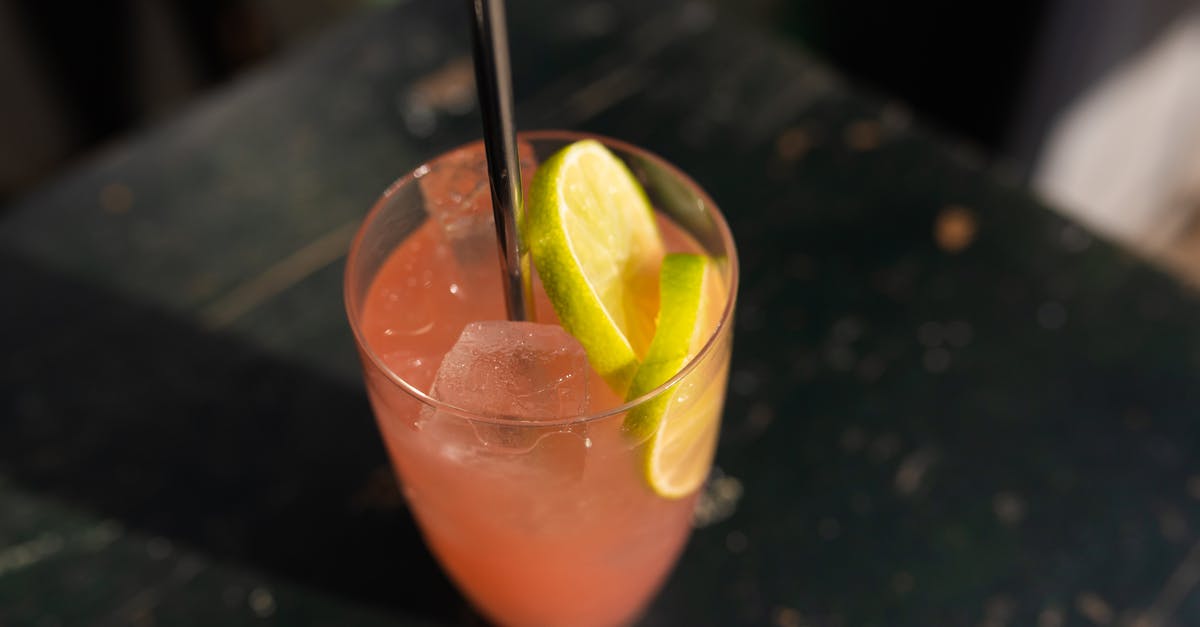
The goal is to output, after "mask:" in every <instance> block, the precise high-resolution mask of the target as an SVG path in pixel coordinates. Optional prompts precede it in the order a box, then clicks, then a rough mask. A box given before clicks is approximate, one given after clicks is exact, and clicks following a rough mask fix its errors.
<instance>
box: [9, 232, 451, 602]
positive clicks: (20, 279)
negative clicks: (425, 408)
mask: <svg viewBox="0 0 1200 627" xmlns="http://www.w3.org/2000/svg"><path fill="white" fill-rule="evenodd" d="M0 293H3V294H8V295H9V297H10V298H11V299H12V300H9V301H8V302H7V304H6V305H5V306H3V307H0V328H3V329H4V333H3V334H0V355H3V360H2V361H0V382H2V383H0V472H3V473H4V474H7V475H9V476H11V477H12V478H13V479H15V480H16V481H18V482H19V483H21V484H23V485H25V486H27V487H29V488H31V489H33V490H37V491H40V492H44V493H51V494H53V495H54V496H56V497H59V498H63V499H65V500H67V501H69V502H72V503H75V504H79V505H82V506H84V507H87V508H90V509H93V510H95V511H98V512H100V513H102V514H103V515H105V516H111V517H115V518H118V519H120V520H121V521H122V522H123V523H124V524H125V525H126V526H129V527H132V528H136V529H138V530H141V531H144V532H146V533H148V534H161V535H164V536H167V537H170V538H172V539H174V540H176V541H179V542H182V543H185V544H187V545H190V546H192V547H195V548H197V549H199V550H200V551H202V552H204V553H207V554H211V555H215V556H220V557H223V558H228V559H233V560H236V561H240V562H245V563H249V564H251V565H253V566H254V567H256V568H260V569H264V570H267V571H270V572H273V573H276V574H279V575H282V576H284V577H286V578H289V579H293V580H296V581H299V582H301V583H303V584H306V585H309V586H313V587H316V588H319V589H323V590H326V591H331V592H334V593H337V594H340V595H344V596H348V597H354V598H356V599H358V600H361V601H366V602H369V603H372V604H376V605H385V606H389V607H393V608H397V609H403V610H404V611H405V612H413V613H417V614H421V615H426V616H430V617H437V618H443V619H450V618H458V617H461V616H463V612H464V610H463V603H462V601H461V600H460V598H459V597H458V595H457V594H456V593H455V592H454V590H453V588H451V586H450V584H449V583H448V582H447V580H446V579H445V578H444V577H442V576H441V575H440V574H438V573H440V571H439V570H438V569H437V567H436V565H435V564H434V562H433V560H432V558H431V557H430V555H429V554H428V553H427V552H426V550H425V548H424V545H423V544H422V541H421V539H420V536H419V534H418V532H417V529H416V528H415V526H414V524H413V522H412V521H411V519H410V518H409V515H408V513H407V512H406V511H405V510H404V508H403V506H402V504H401V502H400V499H399V495H398V494H397V493H396V490H395V486H394V484H392V482H391V480H390V478H389V477H390V474H389V473H387V472H386V471H385V470H381V469H383V468H385V466H386V463H387V462H386V457H385V453H384V451H383V448H382V446H381V444H380V442H379V440H378V438H377V436H376V433H375V427H374V424H373V422H372V421H371V413H370V409H369V407H368V405H367V403H366V398H365V395H364V394H363V392H362V391H361V390H360V389H358V388H350V387H347V386H345V385H342V384H338V383H335V382H332V381H329V380H327V379H324V378H322V377H320V376H318V375H316V374H314V373H312V372H309V371H306V370H303V369H301V368H298V367H295V366H292V365H289V364H286V363H282V362H281V361H279V360H277V359H273V358H271V357H268V356H266V355H264V354H262V353H261V352H259V351H256V350H255V349H253V348H250V347H247V346H246V345H244V344H241V343H238V342H236V341H234V340H232V339H230V338H228V337H222V336H219V335H214V334H211V333H206V332H203V331H200V330H198V329H197V328H195V327H193V326H190V325H188V324H186V323H184V322H182V321H180V320H177V319H174V318H172V317H170V316H168V315H166V314H164V313H163V312H161V311H155V310H153V309H150V308H147V307H145V306H139V305H135V304H131V303H130V302H128V301H127V300H124V299H122V298H119V297H116V296H114V295H113V294H111V293H106V292H104V291H101V290H97V289H96V288H94V287H90V286H87V285H84V284H82V283H79V282H77V281H73V280H68V279H65V278H63V277H61V276H55V275H52V274H49V273H47V272H46V271H44V270H42V269H39V268H37V267H34V266H32V265H30V264H29V263H28V262H27V261H24V260H20V259H17V258H14V257H12V256H11V255H7V254H4V253H0ZM14 295H15V297H14ZM414 572H415V573H420V576H419V577H415V576H413V574H412V573H414Z"/></svg>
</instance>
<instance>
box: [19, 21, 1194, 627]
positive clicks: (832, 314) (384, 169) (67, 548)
mask: <svg viewBox="0 0 1200 627" xmlns="http://www.w3.org/2000/svg"><path fill="white" fill-rule="evenodd" d="M511 4H512V7H511V10H512V11H513V15H512V18H511V24H510V28H511V31H512V32H513V33H514V41H515V42H516V46H515V49H514V66H515V69H516V72H517V80H516V88H517V92H518V93H517V100H518V105H519V111H520V118H521V119H520V123H521V126H522V127H523V128H537V127H543V128H544V127H560V128H561V127H565V128H574V129H581V130H589V131H595V132H600V133H604V134H609V135H613V136H618V137H621V138H623V139H626V140H628V141H631V142H634V143H636V144H639V145H641V146H645V147H647V148H649V149H651V150H654V151H656V152H659V153H661V154H662V155H664V156H665V157H667V158H668V159H669V160H671V161H673V162H674V163H676V164H678V165H680V166H681V167H682V168H683V169H685V170H687V171H688V172H690V173H692V174H693V175H694V176H695V177H696V178H697V179H698V180H700V181H702V182H704V183H705V185H706V186H707V187H708V188H709V190H710V191H711V192H712V195H713V196H714V198H715V199H716V200H717V202H718V203H719V204H720V205H721V206H722V207H723V208H724V209H725V211H726V213H727V214H728V216H729V219H730V222H731V223H732V226H733V229H734V231H735V233H736V236H737V239H738V242H739V245H740V248H741V255H742V264H743V265H742V267H743V284H742V290H741V295H740V310H739V318H738V329H737V342H736V351H735V356H734V366H733V374H732V380H731V393H730V398H729V402H728V410H727V412H726V415H725V425H724V429H723V433H722V440H721V447H720V451H719V454H718V460H717V462H718V465H719V466H720V468H721V471H722V472H723V473H724V476H723V478H722V479H721V480H720V481H719V482H718V486H719V487H720V490H718V492H719V493H720V495H721V496H723V497H724V501H723V504H724V505H725V506H727V509H731V511H726V512H724V513H725V514H728V517H727V518H724V519H720V520H714V521H711V523H710V524H709V525H707V526H705V527H703V528H701V529H698V530H697V531H696V533H695V534H694V536H693V540H692V542H691V544H690V545H689V547H688V550H687V552H686V554H685V555H684V557H683V559H682V561H681V562H680V564H679V567H678V569H677V570H676V573H675V575H674V577H673V579H672V580H671V581H670V583H669V584H668V586H667V587H666V589H665V590H664V592H663V594H662V595H661V596H660V597H659V599H658V600H657V602H656V603H655V605H654V606H653V607H652V609H651V610H650V613H649V615H648V616H647V617H646V620H645V623H646V624H647V625H742V624H744V625H777V626H779V627H796V626H800V625H806V626H812V627H816V626H835V625H843V626H857V625H879V626H883V625H889V626H891V625H901V626H906V625H912V626H918V625H920V626H925V625H989V626H995V625H1039V626H1041V627H1052V626H1055V625H1059V626H1061V625H1092V624H1099V625H1135V624H1136V625H1146V626H1149V625H1195V624H1200V595H1198V594H1196V593H1195V587H1196V584H1197V581H1198V580H1200V461H1198V457H1197V455H1198V451H1197V447H1198V446H1200V439H1198V437H1200V423H1198V422H1197V418H1198V417H1200V384H1198V383H1200V302H1198V300H1197V298H1196V295H1195V294H1194V293H1191V292H1189V291H1187V290H1185V289H1183V288H1182V287H1180V286H1179V285H1177V284H1176V283H1175V282H1174V281H1173V280H1171V279H1170V278H1168V277H1165V276H1163V275H1160V274H1158V273H1157V272H1155V271H1154V270H1152V269H1150V268H1149V267H1147V266H1145V265H1144V264H1142V263H1141V262H1139V261H1137V260H1135V259H1133V258H1132V257H1130V256H1129V255H1127V254H1126V253H1124V252H1122V251H1120V250H1118V249H1117V248H1114V247H1113V246H1111V245H1109V244H1107V243H1105V242H1103V241H1099V240H1096V239H1093V238H1092V237H1091V236H1090V235H1089V234H1088V233H1087V232H1086V231H1085V230H1083V229H1081V228H1080V227H1078V226H1075V225H1072V224H1071V223H1069V222H1066V221H1064V220H1063V219H1061V218H1059V217H1057V216H1056V215H1055V214H1054V213H1052V212H1051V211H1048V210H1046V209H1045V208H1043V207H1042V206H1040V205H1039V204H1038V203H1036V202H1035V201H1034V200H1032V199H1031V198H1030V196H1029V194H1027V193H1026V192H1025V191H1022V190H1021V189H1018V188H1016V186H1014V185H1013V184H1012V183H1010V182H1006V181H1005V180H1003V178H1002V177H998V176H996V175H995V174H994V173H989V172H985V171H982V170H981V168H980V165H979V163H980V161H979V159H978V158H977V157H976V156H974V155H973V154H972V153H971V151H970V150H969V149H965V148H963V147H961V146H955V145H953V144H951V143H950V142H948V141H947V140H945V139H944V138H941V139H938V138H934V137H932V136H931V135H930V134H929V133H927V132H924V131H922V130H920V129H914V128H913V127H912V123H911V122H910V120H909V116H908V115H907V114H906V113H905V111H904V109H903V107H900V106H898V105H895V104H888V103H886V102H885V101H884V100H882V99H880V98H877V97H872V96H869V95H865V94H864V92H863V91H861V90H859V89H855V88H853V87H851V86H849V85H847V83H846V82H845V81H844V80H843V79H841V78H839V77H838V76H837V75H836V74H835V73H833V72H831V71H829V70H828V69H826V68H824V67H822V66H821V65H820V64H818V63H815V62H814V61H813V60H812V59H809V58H808V57H807V56H806V55H805V54H804V53H803V52H802V51H800V50H797V49H795V48H792V47H789V46H786V45H784V44H782V43H779V42H774V41H770V40H769V39H768V38H766V37H765V36H764V35H763V34H762V33H759V32H755V31H750V30H745V29H743V28H742V27H739V26H736V25H730V24H729V23H728V22H729V21H730V20H728V19H727V18H724V17H722V16H716V15H714V14H713V13H712V12H711V11H709V10H708V9H706V8H705V6H704V5H702V4H692V3H675V2H671V3H664V4H657V3H650V2H638V1H636V0H621V1H614V2H596V3H585V4H572V3H566V2H555V1H553V0H527V1H523V2H513V3H511ZM461 5H462V3H459V2H444V1H441V0H411V1H410V2H407V3H401V4H400V5H398V6H394V7H392V8H389V9H386V10H379V11H378V12H368V13H365V14H361V15H359V16H358V17H356V18H355V19H353V20H351V21H350V22H348V23H345V24H343V25H340V26H338V27H337V28H335V29H334V30H333V32H332V33H331V34H330V35H329V36H328V37H326V38H325V39H324V40H322V41H321V42H319V43H318V44H317V45H315V46H313V47H311V48H309V49H307V50H304V51H302V52H300V53H298V54H295V55H293V56H292V57H290V58H288V59H286V60H284V61H282V62H279V63H277V64H273V65H271V66H268V67H265V68H262V69H260V70H258V71H255V72H253V73H251V74H250V75H248V76H245V77H244V78H242V79H241V80H239V81H238V82H237V83H236V84H234V85H232V86H231V87H229V88H228V89H226V90H224V91H223V92H221V93H218V94H216V95H215V96H213V97H211V98H209V99H207V100H205V101H204V102H201V103H200V104H199V105H197V106H195V107H194V108H193V109H191V110H190V111H188V112H186V113H185V114H183V115H181V116H179V117H177V118H176V119H174V120H172V121H170V122H168V123H166V124H164V125H162V126H159V127H158V128H156V129H154V130H152V131H150V132H148V133H146V134H144V135H141V136H137V137H133V138H130V139H129V140H127V141H124V142H121V143H119V144H117V145H114V146H112V147H110V148H108V149H107V150H105V151H103V152H102V153H101V154H99V155H97V156H96V157H95V158H94V159H92V160H90V161H89V162H87V163H85V164H83V165H82V166H81V167H79V168H78V169H76V170H74V171H73V172H72V173H71V174H69V175H67V176H65V177H63V178H62V179H60V180H58V181H56V182H55V183H53V184H52V185H50V186H48V187H46V188H44V189H42V190H41V191H39V192H37V193H35V194H33V195H31V196H29V197H28V198H26V199H25V200H24V201H22V202H20V203H17V204H16V205H14V206H11V207H8V208H7V209H6V210H5V211H4V212H3V214H0V294H4V297H3V299H2V304H0V329H3V332H2V333H0V624H3V625H5V626H8V625H37V626H54V625H130V624H131V625H243V624H244V625H253V624H260V623H263V622H268V623H277V624H282V625H306V624H311V625H384V624H401V625H447V624H450V625H454V624H479V622H480V621H479V619H478V618H476V617H475V616H474V615H473V614H472V613H471V611H470V610H469V609H467V608H466V607H465V606H464V604H463V602H462V601H461V600H460V598H459V597H458V595H457V594H456V593H455V592H454V590H453V588H451V586H450V585H449V584H448V583H447V581H446V579H445V578H444V577H443V576H442V575H441V574H440V572H439V571H438V569H437V567H436V566H435V563H434V562H433V560H432V559H431V558H430V557H429V555H428V554H427V552H426V551H425V549H424V548H423V546H422V544H421V541H420V539H419V537H418V534H417V532H416V530H415V528H414V526H413V524H412V522H411V521H410V520H409V517H408V514H407V512H406V511H405V509H404V506H403V504H402V502H401V500H400V499H399V497H398V495H397V491H396V488H395V485H394V483H393V482H392V480H391V478H390V473H389V471H388V470H387V468H386V461H385V457H384V453H383V450H382V448H381V446H380V444H379V442H378V441H377V438H376V435H375V432H374V426H373V423H372V419H371V416H370V413H369V410H368V407H367V404H366V402H365V399H364V396H363V392H362V390H361V387H360V384H359V382H358V373H357V364H356V363H355V357H354V354H353V347H352V342H351V340H350V337H349V333H348V330H347V328H346V325H345V323H344V320H343V314H342V310H341V300H340V291H339V288H340V277H341V264H342V260H343V254H344V250H345V248H346V245H347V242H348V239H349V237H350V235H351V232H352V229H353V226H354V224H355V223H356V222H357V221H358V220H359V219H360V217H361V216H362V214H363V213H364V211H365V209H366V208H367V207H368V206H369V205H370V204H371V202H372V200H373V199H374V197H375V196H376V195H377V194H378V193H379V192H380V191H381V190H382V189H383V188H384V187H385V186H386V185H387V184H388V183H389V181H391V180H392V179H393V178H395V177H396V176H398V175H399V174H400V173H402V172H404V171H405V170H407V169H409V168H411V167H413V166H414V165H416V164H417V163H419V162H420V161H421V160H422V159H425V158H428V157H430V156H432V155H434V154H437V153H438V152H440V151H442V150H444V149H446V148H448V147H450V146H453V145H456V144H459V143H462V142H465V141H467V140H469V139H471V138H473V137H475V136H477V135H478V133H479V130H478V122H477V115H476V113H475V112H474V110H473V109H472V108H471V106H470V104H471V100H472V97H473V92H472V91H471V85H470V83H469V79H467V77H468V76H469V68H468V66H467V65H465V63H466V62H467V61H466V59H467V52H468V51H467V40H466V37H465V34H464V32H463V28H462V23H463V20H464V19H465V18H464V15H462V14H461V13H460V11H462V10H463V7H462V6H461ZM739 486H740V488H741V492H742V494H741V498H740V500H738V501H736V503H734V502H733V500H732V497H733V496H736V494H737V492H738V489H737V488H738V487H739ZM734 505H735V506H734ZM729 506H734V507H732V508H730V507H729ZM1138 620H1142V621H1143V622H1140V623H1139V622H1136V621H1138Z"/></svg>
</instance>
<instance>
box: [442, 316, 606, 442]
mask: <svg viewBox="0 0 1200 627" xmlns="http://www.w3.org/2000/svg"><path fill="white" fill-rule="evenodd" d="M588 371H589V367H588V362H587V355H586V354H585V353H584V351H583V347H582V346H580V345H579V341H578V340H576V339H575V338H574V337H572V336H571V335H570V334H568V333H567V332H566V331H564V330H563V329H562V327H559V326H556V325H549V324H537V323H533V322H509V321H505V320H496V321H485V322H472V323H470V324H468V325H467V326H466V328H464V329H463V332H462V335H461V336H459V339H458V343H456V344H455V345H454V347H453V348H451V349H450V352H448V353H446V357H445V358H444V359H443V360H442V365H441V368H439V369H438V372H437V374H436V375H435V376H434V380H433V388H432V390H431V393H432V395H433V397H434V398H436V399H438V400H441V401H444V402H446V403H449V404H451V405H454V406H456V407H459V408H461V409H464V410H467V411H470V412H473V413H479V414H484V415H488V416H493V417H507V418H515V419H520V420H553V419H556V418H569V417H573V416H580V415H583V414H584V413H586V412H587V410H588Z"/></svg>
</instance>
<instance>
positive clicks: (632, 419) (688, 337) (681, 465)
mask: <svg viewBox="0 0 1200 627" xmlns="http://www.w3.org/2000/svg"><path fill="white" fill-rule="evenodd" d="M720 283H721V277H720V275H719V273H718V272H717V270H716V266H715V264H714V263H713V262H712V260H711V259H709V258H708V257H706V256H704V255H690V254H670V255H667V256H666V258H665V259H663V263H662V273H661V277H660V282H659V287H660V293H659V294H660V301H659V303H660V309H659V317H658V331H657V332H656V333H655V335H654V340H653V341H652V342H651V343H650V349H649V350H648V351H647V353H646V359H645V361H643V362H642V365H641V367H639V368H638V370H637V373H636V374H635V375H634V377H633V383H632V385H631V386H630V388H629V395H628V398H629V399H630V400H632V399H635V398H637V397H639V396H641V395H643V394H646V393H647V392H650V391H651V390H653V389H654V388H656V387H658V386H660V385H662V384H664V383H666V382H667V381H668V380H669V379H670V378H671V377H673V376H675V375H676V374H677V373H678V372H679V371H680V370H681V369H682V368H683V367H684V365H686V364H687V363H688V362H689V361H691V359H692V358H693V357H695V356H696V354H697V353H698V352H699V351H700V349H701V348H702V347H703V346H704V343H705V341H706V340H707V339H708V337H709V335H710V333H711V332H712V330H713V329H714V328H715V326H716V325H715V323H716V320H715V319H714V317H715V316H717V315H719V313H720V312H719V307H717V306H716V305H717V300H718V299H720V298H721V297H722V296H723V293H722V291H721V289H720ZM720 367H721V368H725V367H726V365H721V366H720ZM714 374H715V373H710V372H702V371H699V370H694V371H692V372H691V373H689V375H688V376H687V377H684V378H683V379H682V380H680V381H679V382H677V383H676V384H675V385H673V386H672V387H671V388H670V389H668V390H666V391H665V392H663V393H662V394H659V395H658V396H656V397H655V398H653V399H651V400H649V401H646V402H645V403H643V404H641V405H639V406H638V407H637V408H635V409H633V410H631V411H630V412H629V414H628V415H627V416H626V417H625V428H626V430H627V431H629V432H630V433H631V434H632V435H633V436H634V437H636V438H638V439H644V440H645V441H646V444H645V447H646V455H645V466H644V470H645V475H646V480H647V481H648V482H649V484H650V487H651V488H653V489H654V491H655V492H656V493H658V494H659V495H660V496H664V497H667V498H679V497H683V496H687V495H688V494H691V493H692V492H693V491H695V490H696V488H698V487H699V486H700V484H701V483H703V482H704V479H705V478H706V477H707V476H708V469H709V466H710V465H711V464H712V455H713V449H714V447H715V446H716V441H717V431H718V426H719V424H720V417H721V407H722V405H723V402H724V385H723V382H724V374H723V373H721V374H720V375H719V380H714V379H716V378H717V377H714Z"/></svg>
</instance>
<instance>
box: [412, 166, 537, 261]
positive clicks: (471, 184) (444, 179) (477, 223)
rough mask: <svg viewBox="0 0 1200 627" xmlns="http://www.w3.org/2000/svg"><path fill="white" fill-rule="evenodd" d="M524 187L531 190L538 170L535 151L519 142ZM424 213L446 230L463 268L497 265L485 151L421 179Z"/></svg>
mask: <svg viewBox="0 0 1200 627" xmlns="http://www.w3.org/2000/svg"><path fill="white" fill-rule="evenodd" d="M517 155H518V157H519V159H520V163H521V179H522V185H523V186H524V187H526V188H527V187H528V185H529V181H530V180H531V179H532V177H533V171H534V169H536V168H537V160H536V158H535V157H534V154H533V148H532V147H531V146H530V145H529V144H527V143H524V142H518V144H517ZM418 184H419V185H420V188H421V193H422V194H423V195H424V196H425V209H426V211H428V212H429V215H430V216H431V217H433V218H434V219H435V220H437V221H438V223H439V224H440V225H441V227H442V231H443V233H444V235H445V239H446V242H447V243H448V244H449V245H450V247H451V249H453V251H454V254H455V257H456V258H457V259H458V260H459V262H460V263H462V264H464V265H470V264H474V263H476V262H477V261H478V260H480V259H485V260H489V261H490V260H493V259H496V255H497V251H496V246H497V244H496V230H495V226H494V222H493V219H492V193H491V189H490V187H489V186H488V174H487V155H486V154H485V153H484V150H483V145H482V144H477V145H471V146H467V147H465V148H461V149H459V150H457V151H455V152H452V153H450V154H448V155H446V156H444V157H442V158H441V159H439V160H438V161H437V162H436V163H434V164H432V165H431V166H430V167H429V168H428V170H427V171H425V172H424V173H423V174H421V175H420V177H419V178H418Z"/></svg>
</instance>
